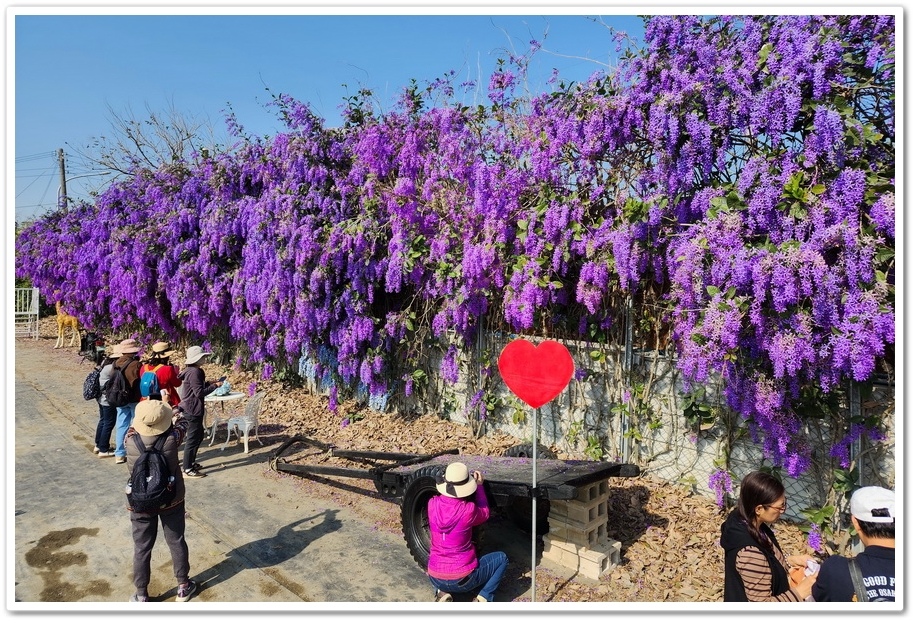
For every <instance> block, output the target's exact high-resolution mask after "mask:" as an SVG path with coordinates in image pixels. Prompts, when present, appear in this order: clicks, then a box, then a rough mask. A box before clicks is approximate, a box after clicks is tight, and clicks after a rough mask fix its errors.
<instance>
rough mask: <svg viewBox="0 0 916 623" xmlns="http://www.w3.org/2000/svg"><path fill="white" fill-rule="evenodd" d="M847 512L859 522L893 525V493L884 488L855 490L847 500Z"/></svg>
mask: <svg viewBox="0 0 916 623" xmlns="http://www.w3.org/2000/svg"><path fill="white" fill-rule="evenodd" d="M849 512H850V513H852V516H853V517H855V518H856V519H858V520H859V521H869V522H871V523H894V518H895V516H896V512H895V509H894V492H893V491H891V490H890V489H885V488H884V487H862V488H861V489H856V491H855V492H854V493H853V494H852V499H850V500H849Z"/></svg>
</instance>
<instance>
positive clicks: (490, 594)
mask: <svg viewBox="0 0 916 623" xmlns="http://www.w3.org/2000/svg"><path fill="white" fill-rule="evenodd" d="M508 564H509V557H508V556H506V555H505V554H504V553H503V552H490V553H489V554H484V555H483V556H481V557H480V559H479V560H478V561H477V568H476V569H474V570H473V571H471V573H470V575H468V576H467V577H464V578H462V579H460V580H440V579H439V578H434V577H432V576H429V581H430V583H432V585H433V588H437V589H439V590H440V591H442V592H444V593H452V594H456V593H470V592H471V591H475V590H477V589H478V588H480V587H483V588H480V590H479V591H478V592H477V594H478V595H479V596H481V597H483V598H484V599H486V600H487V601H493V600H494V599H495V593H496V589H497V588H499V583H500V582H501V581H502V579H503V574H504V573H505V572H506V566H508Z"/></svg>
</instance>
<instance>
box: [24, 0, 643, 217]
mask: <svg viewBox="0 0 916 623" xmlns="http://www.w3.org/2000/svg"><path fill="white" fill-rule="evenodd" d="M11 10H13V11H16V13H17V14H15V15H14V16H12V17H11V16H10V11H11ZM152 10H153V11H154V12H158V13H159V14H150V13H149V11H148V10H147V11H146V14H138V13H137V11H136V10H129V9H124V8H120V9H113V8H109V9H102V10H101V11H104V13H107V14H103V13H102V12H100V10H99V9H88V8H84V9H82V10H80V11H79V13H82V14H68V15H61V14H60V12H61V11H60V10H55V9H38V8H31V9H24V10H23V9H15V7H12V8H10V9H8V10H7V18H8V22H9V20H10V19H13V20H14V24H13V25H12V26H13V27H12V33H13V37H14V41H15V43H14V44H13V45H12V50H11V51H10V50H8V52H7V54H8V59H7V76H8V78H7V80H8V86H7V106H8V107H9V108H11V109H12V110H13V111H14V119H15V123H14V126H13V127H14V128H15V152H14V154H13V155H14V157H15V206H16V209H15V219H16V220H18V221H22V220H25V219H28V218H30V217H33V216H36V215H40V214H43V213H45V212H47V211H48V210H51V209H54V207H55V206H56V203H57V196H58V192H59V191H60V167H59V165H58V159H57V150H58V149H63V150H64V153H65V157H66V176H67V182H66V187H67V194H68V195H69V196H70V197H75V198H88V192H89V190H91V189H93V188H99V187H100V186H101V185H104V184H105V183H106V181H107V179H109V178H106V177H105V176H100V175H97V174H94V171H93V169H92V168H89V167H87V166H86V163H85V162H82V161H81V160H80V159H79V158H78V157H77V154H76V150H78V149H84V148H85V147H86V146H87V145H89V144H90V143H91V141H92V139H94V138H98V137H102V136H111V135H112V124H111V111H114V112H115V113H117V114H120V115H123V116H127V117H133V118H135V119H137V120H143V119H146V118H147V117H148V116H149V114H148V111H153V112H156V113H164V112H167V111H168V110H169V109H174V110H176V111H178V112H180V113H182V114H183V115H186V116H188V117H191V118H194V119H196V120H200V121H205V122H206V123H207V124H208V125H209V126H210V127H212V128H213V130H214V132H216V133H217V137H220V135H222V137H225V124H224V111H225V110H226V109H227V105H231V107H232V110H233V111H234V112H235V114H236V117H237V119H238V121H239V123H240V124H241V125H242V126H243V127H244V128H245V130H246V131H247V132H248V133H249V134H253V135H256V136H263V135H273V134H275V133H276V132H277V131H279V130H281V129H282V127H281V125H280V124H279V123H278V122H277V121H276V117H275V115H274V113H273V112H272V111H271V110H269V109H266V108H265V104H266V103H268V102H269V101H270V100H271V95H270V94H271V93H274V94H276V93H286V94H289V95H291V96H293V97H295V98H296V99H299V100H301V101H304V102H308V103H310V104H311V105H312V106H313V108H314V110H315V111H316V112H317V113H318V114H319V115H320V116H321V117H322V118H324V119H325V121H326V124H327V125H330V126H333V125H337V123H339V120H340V117H339V107H340V105H341V104H342V103H343V101H344V97H346V96H347V95H352V94H354V93H355V92H356V91H357V90H358V89H360V88H363V87H366V88H369V89H371V90H372V91H373V92H374V93H375V97H376V101H377V103H378V105H379V106H380V107H381V108H382V109H383V110H389V109H390V108H391V107H392V105H393V102H394V99H395V98H396V96H397V95H398V94H399V92H400V91H401V89H402V88H403V87H405V86H407V85H408V84H409V83H410V80H411V79H415V80H417V82H418V83H419V84H421V85H422V84H425V82H427V81H432V80H434V79H436V78H439V77H441V76H443V75H444V74H445V73H446V72H448V71H449V70H455V71H456V72H457V73H458V76H459V78H460V80H459V81H458V82H462V81H465V80H475V81H477V82H478V83H481V84H482V86H481V89H482V90H481V95H478V100H479V101H484V98H485V96H486V85H487V81H488V79H489V76H490V74H491V73H492V70H493V69H494V67H495V62H496V60H497V58H499V57H500V56H503V57H505V51H506V50H513V51H515V52H516V53H521V52H524V51H526V50H527V49H528V47H529V41H531V40H532V39H538V40H543V49H542V51H541V52H540V53H539V54H538V55H537V56H536V57H535V62H534V63H533V64H532V66H531V76H530V80H529V88H530V89H531V90H533V91H543V90H545V89H548V88H549V86H548V85H547V79H548V78H549V76H550V73H551V71H552V70H553V69H554V68H556V69H558V70H559V72H560V77H561V78H564V79H566V80H584V79H585V78H587V77H588V76H589V75H590V74H592V73H593V72H595V71H597V70H599V69H601V68H602V65H604V66H607V65H608V64H613V63H615V62H616V56H617V53H616V51H615V50H616V44H615V43H614V41H612V39H611V35H610V32H609V30H608V27H607V26H611V27H613V28H614V29H616V30H618V31H625V32H626V33H627V34H629V35H630V36H631V37H633V38H635V39H636V40H637V41H640V42H641V40H642V35H643V28H642V26H643V23H642V20H641V19H639V18H637V17H635V15H636V11H629V12H627V11H625V10H624V11H621V10H620V9H618V8H614V9H611V10H612V11H614V12H616V14H610V15H609V14H605V15H599V14H598V13H590V12H589V11H588V7H581V8H580V9H579V11H578V12H573V13H570V10H571V9H570V8H560V7H551V8H550V9H549V10H547V9H543V8H542V9H541V10H543V11H544V12H543V13H531V14H524V15H523V14H520V13H519V10H520V9H517V8H516V9H511V10H509V11H502V12H493V11H491V10H489V9H483V8H480V9H469V8H461V7H451V8H445V7H442V8H438V9H432V8H426V9H423V8H422V7H418V8H409V7H407V8H404V9H399V14H394V9H387V10H386V11H385V12H379V9H369V10H368V11H367V10H366V9H365V8H363V9H358V8H351V9H348V10H346V11H345V12H346V13H348V15H345V16H344V15H339V14H337V15H335V14H333V13H329V12H328V11H329V10H328V9H324V11H323V12H322V10H321V9H318V8H314V7H313V8H311V9H307V8H304V9H303V8H300V9H283V8H282V7H281V8H279V9H275V10H274V12H275V13H278V12H279V13H282V14H279V15H278V14H266V13H264V12H258V10H257V9H254V10H252V9H247V13H249V14H238V13H239V12H243V13H244V12H246V11H245V10H242V9H232V12H234V13H236V14H234V15H233V14H227V13H228V12H227V10H226V9H218V8H213V9H204V11H205V12H207V14H204V15H200V14H198V15H190V14H184V15H176V14H175V13H176V12H178V11H182V9H175V8H165V7H163V8H158V9H156V8H153V9H152ZM525 10H528V11H531V7H527V8H526V9H525ZM591 10H593V11H594V10H595V9H594V8H592V9H591ZM51 11H54V13H51ZM73 11H76V9H71V12H73ZM91 11H95V14H92V13H91ZM293 11H296V12H297V13H298V14H293ZM336 11H337V12H338V13H340V12H344V11H341V10H340V9H337V10H336ZM356 11H363V12H362V13H357V12H356ZM472 11H477V12H472ZM574 11H575V10H574ZM87 12H90V13H88V14H87ZM198 12H200V10H199V9H198ZM112 13H121V14H120V15H115V14H112ZM251 13H255V14H251ZM7 28H8V32H10V24H9V23H8V24H7ZM545 32H546V38H545V37H544V33H545ZM10 45H11V44H10V42H8V46H10ZM13 59H14V60H13ZM10 76H14V82H13V84H14V86H15V89H10V88H9V86H10ZM267 89H269V90H270V92H268V91H267ZM462 97H463V99H464V100H466V103H474V102H473V98H474V93H470V94H468V95H465V96H462ZM9 108H8V113H9ZM8 123H9V118H8ZM224 142H225V141H224ZM7 157H9V147H8V156H7ZM7 179H9V176H8V178H7ZM8 195H9V193H8ZM9 203H10V202H8V203H7V205H9Z"/></svg>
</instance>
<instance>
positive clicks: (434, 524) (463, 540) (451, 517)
mask: <svg viewBox="0 0 916 623" xmlns="http://www.w3.org/2000/svg"><path fill="white" fill-rule="evenodd" d="M426 510H427V513H428V514H429V533H430V534H429V536H430V543H429V565H428V566H427V569H426V571H427V573H429V575H431V576H432V577H434V578H438V579H440V580H460V579H461V578H463V577H465V576H466V575H468V574H469V573H470V572H471V571H473V570H474V569H476V568H477V552H476V551H475V550H474V543H473V542H472V541H471V537H472V536H473V535H472V532H473V528H474V526H479V525H480V524H482V523H483V522H485V521H486V520H487V519H489V518H490V507H489V505H488V504H487V494H486V492H485V491H484V489H483V487H477V491H476V492H474V497H473V499H471V498H462V499H456V498H450V497H448V496H447V495H434V496H433V497H432V498H430V500H429V502H428V503H427V506H426Z"/></svg>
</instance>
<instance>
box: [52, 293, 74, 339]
mask: <svg viewBox="0 0 916 623" xmlns="http://www.w3.org/2000/svg"><path fill="white" fill-rule="evenodd" d="M55 307H56V308H57V343H56V344H55V345H54V348H60V347H62V346H63V345H64V331H66V329H67V327H70V328H71V329H72V330H73V333H72V334H71V335H70V346H74V345H76V344H78V343H79V334H80V323H79V321H78V320H77V319H76V316H71V315H70V314H68V313H67V312H65V311H64V310H63V308H62V307H61V304H60V301H58V302H57V305H56V306H55Z"/></svg>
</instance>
